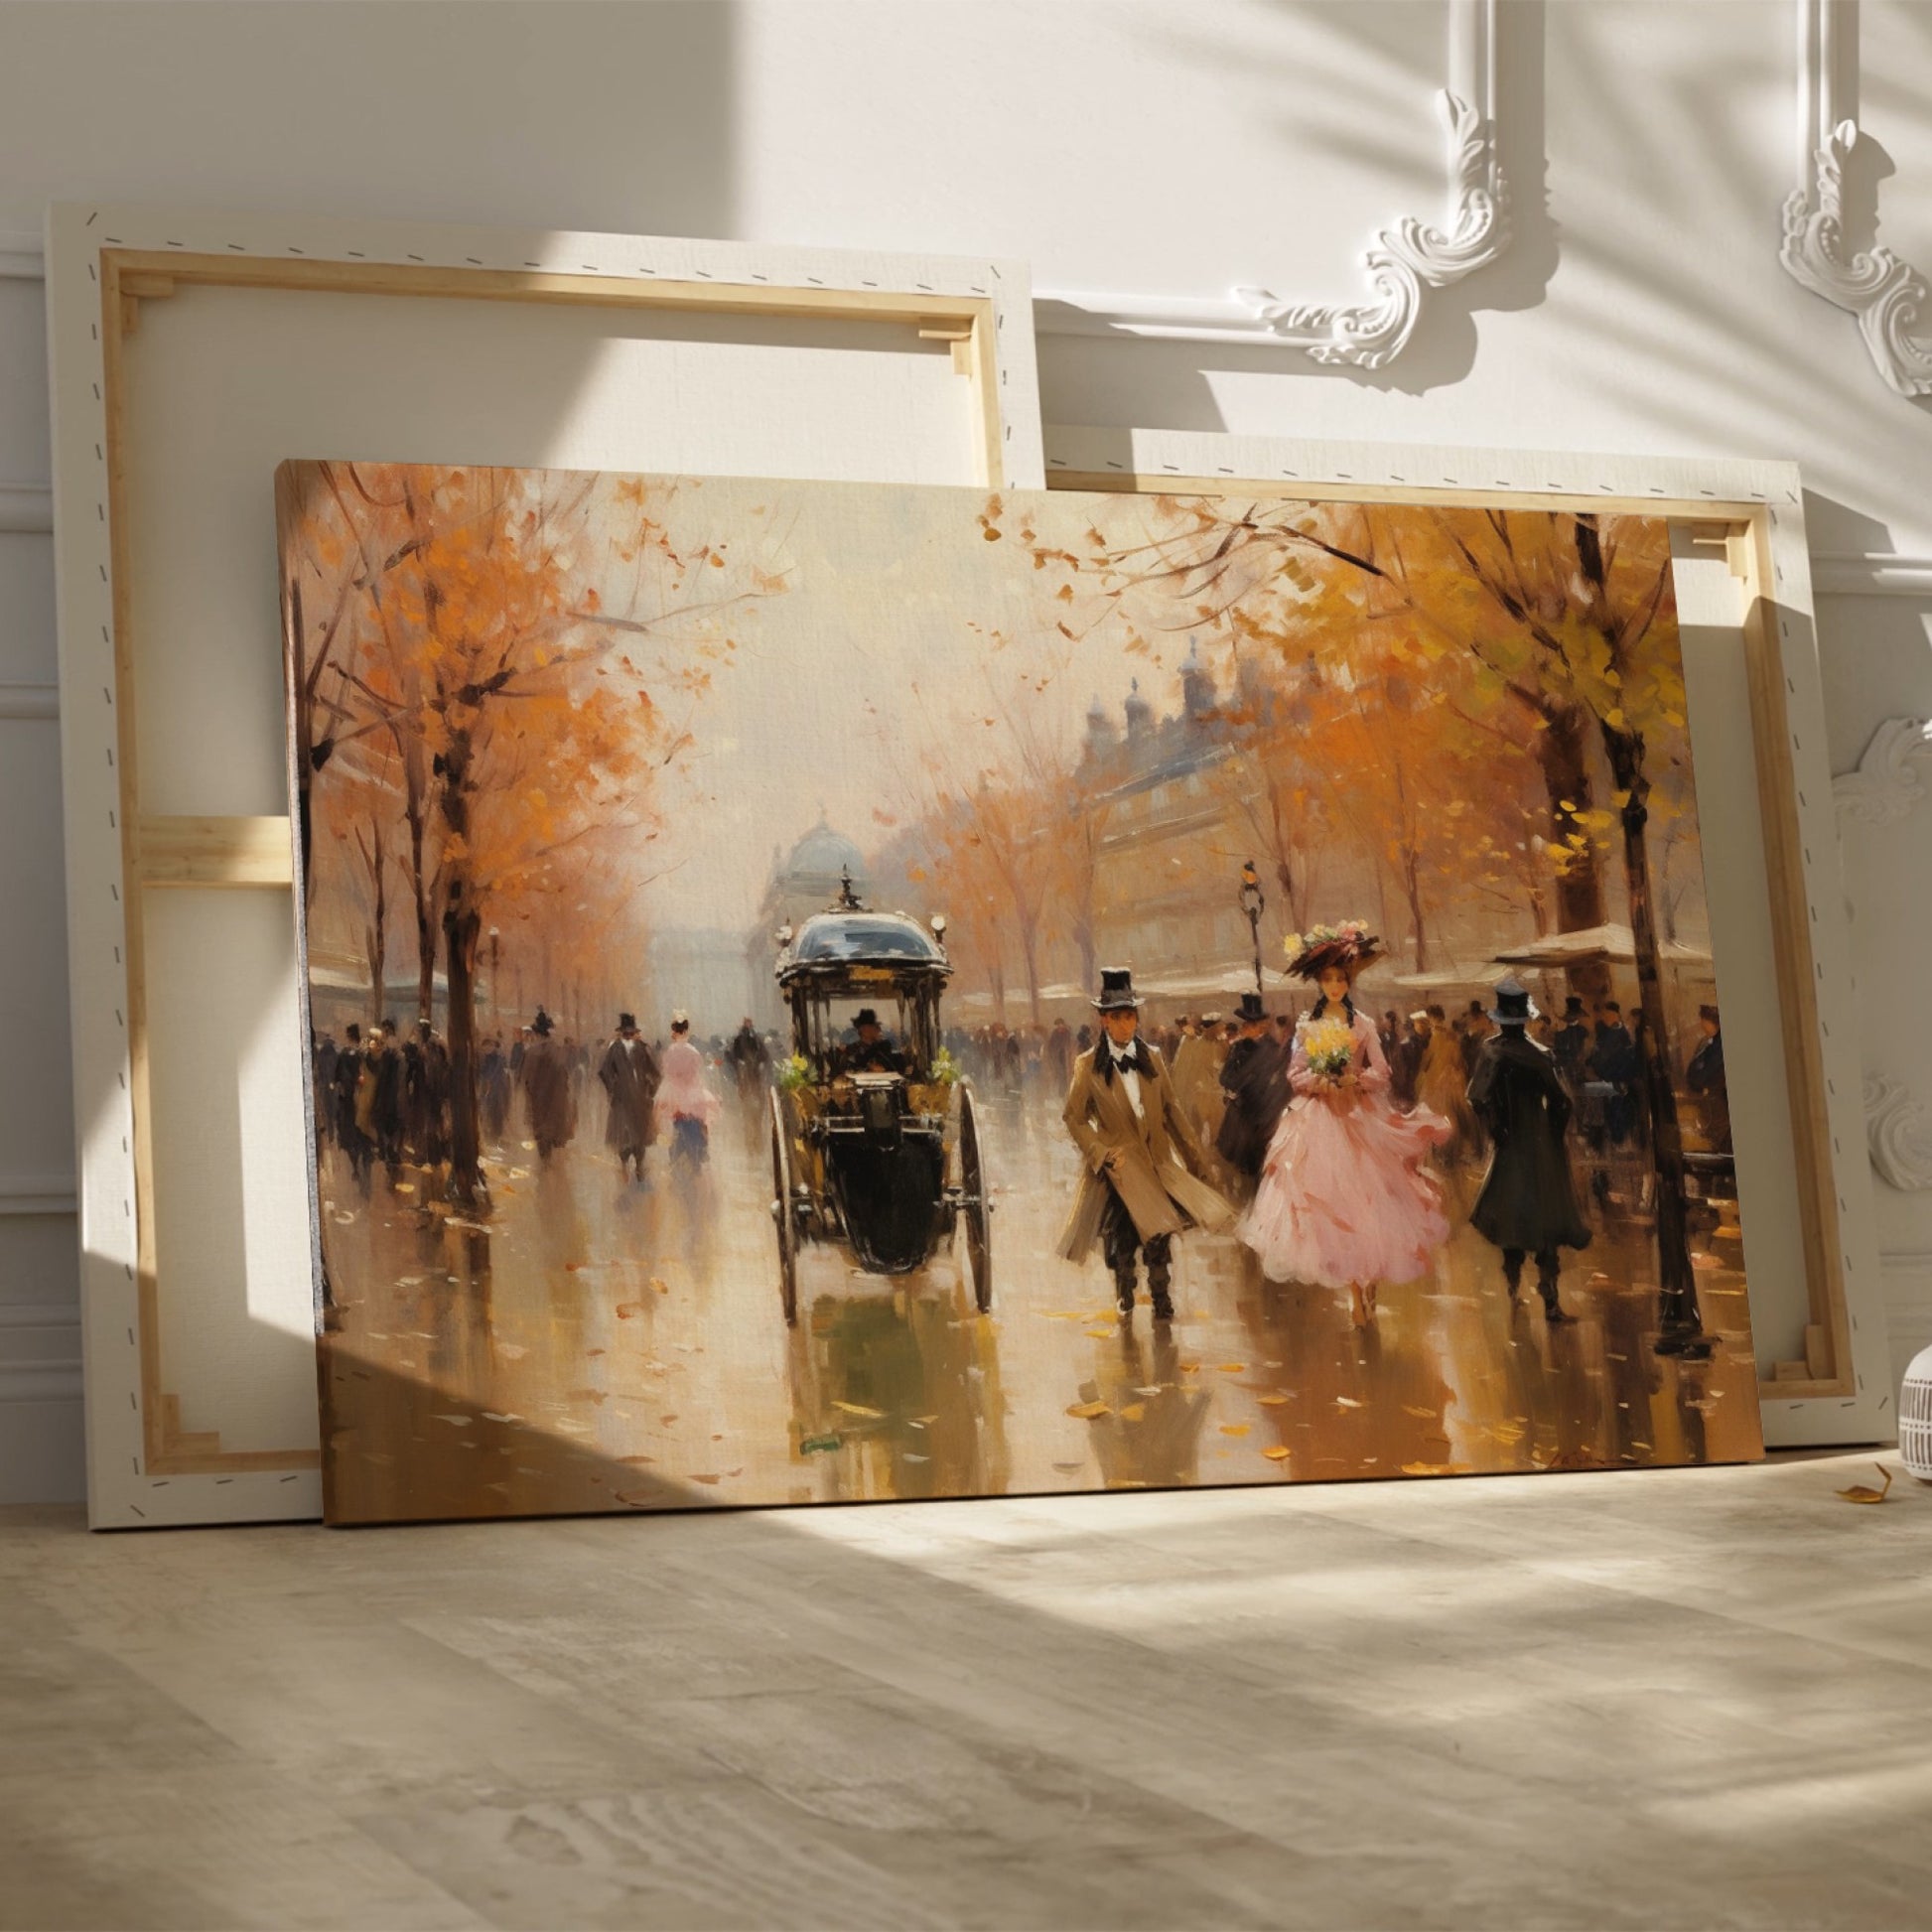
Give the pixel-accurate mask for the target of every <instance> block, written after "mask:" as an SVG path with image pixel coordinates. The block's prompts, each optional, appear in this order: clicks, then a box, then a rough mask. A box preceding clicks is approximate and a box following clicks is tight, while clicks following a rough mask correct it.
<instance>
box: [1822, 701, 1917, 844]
mask: <svg viewBox="0 0 1932 1932" xmlns="http://www.w3.org/2000/svg"><path fill="white" fill-rule="evenodd" d="M1926 759H1932V725H1927V724H1926V723H1925V721H1924V720H1923V719H1920V718H1887V719H1886V720H1885V722H1884V723H1883V724H1882V725H1880V726H1879V727H1878V729H1877V730H1876V731H1875V732H1873V733H1872V734H1871V742H1870V743H1869V744H1868V745H1866V746H1865V748H1864V755H1863V757H1862V758H1861V759H1859V763H1858V768H1857V770H1855V771H1847V772H1846V773H1845V774H1844V775H1843V776H1842V777H1837V778H1834V779H1833V780H1832V797H1833V799H1834V801H1835V802H1836V804H1837V806H1838V813H1839V817H1840V819H1841V820H1846V819H1849V820H1851V821H1852V823H1854V824H1856V825H1892V824H1895V823H1896V822H1897V821H1898V820H1899V819H1901V818H1903V817H1904V816H1905V815H1906V814H1907V813H1908V812H1910V811H1911V810H1912V808H1913V807H1914V806H1915V805H1917V804H1919V803H1920V802H1921V801H1922V800H1923V799H1924V798H1925V796H1926V788H1925V783H1924V780H1923V779H1922V778H1921V777H1920V776H1919V766H1920V764H1921V763H1923V762H1924V761H1925V760H1926Z"/></svg>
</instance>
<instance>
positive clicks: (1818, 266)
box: [1778, 0, 1932, 396]
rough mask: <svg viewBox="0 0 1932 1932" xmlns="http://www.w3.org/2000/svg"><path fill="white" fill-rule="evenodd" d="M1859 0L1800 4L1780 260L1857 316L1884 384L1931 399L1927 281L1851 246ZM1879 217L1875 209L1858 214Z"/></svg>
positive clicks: (1904, 265) (1873, 251) (1907, 266)
mask: <svg viewBox="0 0 1932 1932" xmlns="http://www.w3.org/2000/svg"><path fill="white" fill-rule="evenodd" d="M1858 4H1859V0H1798V186H1797V188H1796V189H1795V190H1794V191H1793V193H1792V195H1791V197H1790V199H1789V200H1788V201H1786V203H1785V205H1784V242H1783V246H1782V247H1781V248H1780V249H1779V250H1778V258H1779V260H1781V261H1782V262H1783V263H1784V265H1785V267H1786V269H1788V270H1789V271H1790V273H1791V275H1792V276H1793V278H1794V279H1795V280H1797V281H1798V282H1800V283H1801V284H1802V285H1803V286H1804V287H1806V288H1808V289H1809V290H1810V291H1811V292H1812V293H1813V294H1814V295H1822V296H1823V297H1824V298H1825V300H1826V301H1827V302H1831V303H1835V304H1836V305H1837V306H1838V307H1839V308H1841V309H1845V310H1848V311H1849V312H1850V313H1851V314H1852V315H1854V316H1856V317H1857V318H1858V323H1859V332H1860V334H1861V335H1863V337H1864V345H1865V347H1866V348H1867V349H1869V350H1870V352H1871V360H1872V362H1873V364H1874V365H1875V366H1876V368H1877V370H1878V373H1879V374H1880V375H1881V376H1882V377H1883V378H1884V380H1885V381H1886V383H1887V384H1888V385H1889V386H1890V387H1891V388H1893V389H1895V390H1896V391H1897V392H1898V394H1900V395H1901V396H1924V395H1932V337H1927V336H1926V335H1925V334H1924V333H1923V332H1922V328H1921V325H1922V324H1924V323H1926V322H1927V321H1928V320H1932V317H1929V316H1928V310H1932V297H1928V293H1927V289H1926V281H1925V277H1924V276H1923V275H1922V274H1921V273H1920V272H1919V271H1918V270H1917V269H1916V268H1914V267H1913V266H1912V265H1911V263H1910V262H1907V261H1903V260H1901V259H1900V258H1899V257H1898V256H1897V255H1895V254H1894V253H1893V252H1892V251H1891V250H1890V249H1889V248H1880V247H1875V246H1874V247H1871V248H1864V249H1851V248H1848V246H1847V243H1846V238H1845V229H1846V179H1845V169H1846V163H1847V161H1848V160H1849V159H1850V157H1851V154H1852V151H1853V149H1854V148H1855V147H1856V146H1857V145H1858V140H1859V123H1858V117H1857V114H1856V112H1855V111H1853V110H1854V109H1855V108H1856V104H1857V76H1858V21H1859V15H1858ZM1861 212H1863V213H1864V214H1866V215H1868V216H1870V217H1871V218H1872V219H1873V220H1875V219H1876V216H1877V206H1876V191H1875V190H1874V191H1873V194H1872V206H1871V207H1869V208H1867V209H1863V210H1861Z"/></svg>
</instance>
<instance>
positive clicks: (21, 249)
mask: <svg viewBox="0 0 1932 1932" xmlns="http://www.w3.org/2000/svg"><path fill="white" fill-rule="evenodd" d="M46 274H47V262H46V257H45V254H44V252H43V250H42V247H41V238H40V236H39V235H37V234H22V233H19V232H18V231H9V230H7V229H4V228H0V282H38V281H41V280H42V279H44V278H45V276H46Z"/></svg>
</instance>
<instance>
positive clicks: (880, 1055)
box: [839, 1007, 905, 1073]
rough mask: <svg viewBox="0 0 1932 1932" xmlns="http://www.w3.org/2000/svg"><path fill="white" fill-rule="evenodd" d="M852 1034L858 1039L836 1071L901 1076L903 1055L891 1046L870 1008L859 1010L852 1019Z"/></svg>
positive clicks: (903, 1064)
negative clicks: (899, 1074)
mask: <svg viewBox="0 0 1932 1932" xmlns="http://www.w3.org/2000/svg"><path fill="white" fill-rule="evenodd" d="M852 1030H853V1032H854V1033H856V1034H857V1035H859V1037H858V1038H857V1039H855V1040H854V1041H853V1042H852V1043H851V1045H849V1046H848V1047H847V1048H846V1049H845V1052H844V1054H843V1055H842V1057H841V1059H840V1061H839V1065H840V1070H841V1071H842V1072H846V1073H903V1072H904V1071H905V1055H904V1054H903V1053H901V1052H900V1051H899V1050H898V1048H897V1046H895V1045H894V1044H893V1042H892V1038H891V1036H890V1035H888V1034H887V1032H886V1030H885V1028H884V1027H882V1026H881V1025H880V1024H879V1015H878V1014H877V1013H875V1012H874V1011H873V1010H872V1008H871V1007H861V1008H860V1009H859V1011H858V1012H857V1013H855V1014H854V1015H853V1016H852Z"/></svg>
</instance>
